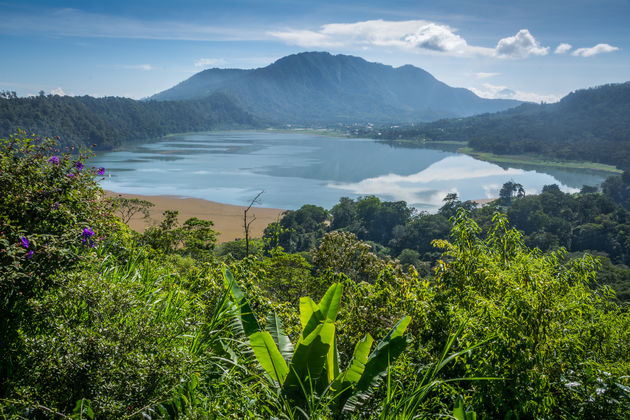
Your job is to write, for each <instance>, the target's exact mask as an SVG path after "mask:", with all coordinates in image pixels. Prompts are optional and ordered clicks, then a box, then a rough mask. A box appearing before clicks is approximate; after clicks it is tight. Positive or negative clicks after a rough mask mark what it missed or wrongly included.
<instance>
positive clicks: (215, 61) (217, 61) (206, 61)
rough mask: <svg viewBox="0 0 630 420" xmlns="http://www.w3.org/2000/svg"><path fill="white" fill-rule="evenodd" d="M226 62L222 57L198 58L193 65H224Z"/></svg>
mask: <svg viewBox="0 0 630 420" xmlns="http://www.w3.org/2000/svg"><path fill="white" fill-rule="evenodd" d="M226 64H227V62H226V61H225V60H224V59H222V58H200V59H199V60H197V61H195V67H217V66H225V65H226Z"/></svg>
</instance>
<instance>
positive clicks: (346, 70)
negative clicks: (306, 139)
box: [148, 52, 521, 123]
mask: <svg viewBox="0 0 630 420" xmlns="http://www.w3.org/2000/svg"><path fill="white" fill-rule="evenodd" d="M215 92H220V93H224V94H226V95H228V96H230V97H233V98H234V99H235V101H236V102H237V103H238V104H239V105H241V106H242V107H243V108H244V109H246V110H247V111H249V112H251V113H252V114H254V115H256V116H257V117H260V118H262V119H265V120H267V121H270V122H275V123H338V122H345V123H351V122H368V121H371V122H405V121H407V122H412V121H433V120H436V119H439V118H445V117H461V116H468V115H473V114H479V113H483V112H496V111H501V110H505V109H507V108H511V107H514V106H517V105H519V104H521V102H519V101H513V100H505V99H484V98H480V97H478V96H477V95H475V94H474V93H473V92H471V91H469V90H467V89H463V88H453V87H450V86H448V85H446V84H445V83H442V82H440V81H439V80H437V79H436V78H434V77H433V76H432V75H431V74H429V73H427V72H426V71H424V70H422V69H420V68H417V67H414V66H411V65H406V66H402V67H398V68H394V67H391V66H387V65H384V64H379V63H371V62H368V61H365V60H364V59H362V58H359V57H353V56H348V55H331V54H329V53H325V52H305V53H300V54H294V55H290V56H287V57H284V58H281V59H279V60H278V61H276V62H274V63H273V64H270V65H269V66H267V67H263V68H258V69H253V70H235V69H225V70H221V69H210V70H205V71H202V72H200V73H197V74H195V75H194V76H192V77H191V78H189V79H187V80H185V81H183V82H182V83H180V84H178V85H176V86H174V87H172V88H170V89H168V90H165V91H163V92H160V93H158V94H156V95H153V96H151V97H150V98H148V99H149V100H156V101H160V100H182V99H195V98H202V97H205V96H207V95H209V94H211V93H215Z"/></svg>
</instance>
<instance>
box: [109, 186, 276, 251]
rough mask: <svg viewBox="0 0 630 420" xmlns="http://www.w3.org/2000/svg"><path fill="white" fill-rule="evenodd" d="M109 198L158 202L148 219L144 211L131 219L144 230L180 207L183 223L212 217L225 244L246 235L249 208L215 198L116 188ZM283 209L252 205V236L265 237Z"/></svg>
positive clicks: (180, 218) (131, 226) (132, 225)
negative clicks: (244, 225)
mask: <svg viewBox="0 0 630 420" xmlns="http://www.w3.org/2000/svg"><path fill="white" fill-rule="evenodd" d="M105 196H106V197H120V196H122V197H125V198H138V199H140V200H147V201H150V202H152V203H153V204H155V206H154V207H152V208H151V209H150V212H149V218H148V219H145V218H143V217H142V215H141V214H136V215H135V216H134V217H133V218H132V219H131V220H130V221H129V227H130V228H132V229H133V230H135V231H138V232H143V231H144V229H145V228H147V227H148V226H151V225H154V224H158V223H160V222H161V221H162V220H163V219H164V217H163V216H162V213H163V212H164V211H166V210H177V211H178V212H179V220H180V222H184V221H185V220H187V219H189V218H191V217H197V218H199V219H203V220H212V222H213V223H214V229H215V230H216V231H217V232H220V233H221V234H220V235H218V236H217V242H218V243H223V242H228V241H233V240H234V239H237V238H243V237H244V233H243V211H244V210H245V209H246V207H243V206H235V205H230V204H222V203H216V202H214V201H208V200H203V199H200V198H183V197H176V196H169V195H157V196H149V195H139V194H119V193H116V192H113V191H106V192H105ZM283 212H284V210H282V209H270V208H260V207H252V209H251V210H250V211H249V212H248V220H253V218H255V220H254V222H253V223H252V224H251V226H250V235H251V236H252V237H254V238H259V237H262V234H263V231H264V230H265V228H266V227H267V225H269V224H270V223H273V222H275V221H276V220H278V218H280V216H281V215H282V213H283Z"/></svg>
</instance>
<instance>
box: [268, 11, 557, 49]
mask: <svg viewBox="0 0 630 420" xmlns="http://www.w3.org/2000/svg"><path fill="white" fill-rule="evenodd" d="M268 35H270V36H272V37H275V38H278V39H281V40H283V41H284V42H286V43H288V44H293V45H299V46H302V47H307V48H313V47H323V48H331V47H332V48H334V47H347V46H357V47H360V48H362V49H367V48H368V47H394V48H399V49H404V50H407V51H425V52H434V53H444V54H448V55H456V56H470V55H481V56H487V57H501V58H505V57H514V58H525V57H528V56H530V55H545V54H548V53H549V47H542V46H541V45H540V44H539V42H538V41H536V39H535V38H534V37H533V35H532V34H530V33H529V31H528V30H527V29H522V30H520V31H519V32H518V33H517V34H516V35H515V36H512V37H507V38H503V39H501V40H499V42H498V43H497V46H496V47H495V48H489V47H482V46H475V45H469V44H468V42H466V40H465V39H464V38H463V37H462V36H461V35H459V34H457V29H455V28H452V27H450V26H447V25H442V24H439V23H435V22H430V21H426V20H405V21H386V20H382V19H379V20H367V21H363V22H354V23H330V24H326V25H323V26H321V27H320V28H319V29H318V30H315V31H313V30H307V29H286V30H284V31H273V32H268Z"/></svg>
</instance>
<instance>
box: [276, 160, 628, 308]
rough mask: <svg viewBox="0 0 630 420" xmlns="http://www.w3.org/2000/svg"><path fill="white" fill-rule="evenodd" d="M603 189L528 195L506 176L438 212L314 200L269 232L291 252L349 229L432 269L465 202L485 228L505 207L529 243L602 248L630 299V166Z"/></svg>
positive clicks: (620, 291) (607, 274)
mask: <svg viewBox="0 0 630 420" xmlns="http://www.w3.org/2000/svg"><path fill="white" fill-rule="evenodd" d="M602 191H603V192H599V191H598V189H597V188H596V187H584V188H583V190H582V192H581V193H580V194H568V193H563V192H562V191H560V189H559V188H558V186H557V185H548V186H545V187H544V188H543V190H542V193H541V194H538V195H525V193H526V191H524V190H523V189H522V186H520V185H519V184H515V183H513V182H508V183H506V184H505V185H504V186H503V188H502V190H501V198H500V199H499V200H497V201H495V202H493V203H490V204H488V205H485V206H483V207H479V208H478V207H477V205H476V203H474V202H470V201H468V202H461V201H460V200H458V197H457V195H456V194H449V195H448V196H446V197H445V199H444V205H443V206H442V207H441V208H440V210H439V211H438V212H437V213H436V214H428V213H417V212H416V211H415V210H414V209H413V208H412V207H409V206H407V204H406V203H405V202H404V201H398V202H387V201H381V200H380V199H379V198H377V197H374V196H367V197H362V198H359V199H357V200H352V199H350V198H342V199H341V200H340V201H339V203H338V204H337V205H335V206H334V207H333V208H332V209H331V210H330V211H327V210H326V209H324V208H321V207H318V206H313V205H305V206H303V207H302V208H300V209H299V210H295V211H287V212H286V213H285V214H284V216H283V218H282V219H281V220H279V221H278V222H277V223H273V224H271V225H270V226H269V227H268V228H267V229H266V231H265V240H266V242H267V244H268V245H267V247H268V249H269V247H273V246H277V245H279V246H282V248H283V249H284V250H285V251H287V252H290V253H295V252H308V251H309V250H310V249H312V248H313V247H316V246H318V245H319V243H320V241H321V240H322V238H323V237H324V236H325V235H326V234H327V233H330V232H343V233H348V234H351V235H352V236H353V237H356V238H357V239H358V240H361V241H364V242H365V243H366V244H368V245H370V251H371V252H373V253H375V254H376V255H378V256H379V257H384V258H391V259H398V260H399V262H400V263H402V264H403V265H405V266H407V265H409V264H413V265H414V266H415V268H416V269H417V270H419V271H420V272H421V273H423V274H426V275H428V274H430V272H431V271H430V267H432V266H433V265H434V263H435V261H436V260H437V259H438V258H439V255H440V252H439V251H438V250H436V249H435V247H434V246H433V240H434V239H447V238H448V237H449V234H450V231H451V223H450V220H451V218H453V217H454V216H456V214H457V212H458V211H459V210H460V209H465V210H466V211H469V212H470V217H471V218H472V219H473V220H475V222H476V223H477V224H478V225H479V226H481V227H482V228H483V229H484V230H485V231H488V230H489V229H490V225H491V224H492V223H491V220H492V217H493V215H494V214H496V213H497V212H500V213H503V214H505V215H506V217H507V220H508V221H509V223H510V225H511V226H513V227H514V228H516V229H518V230H519V231H520V233H521V235H522V239H523V242H524V244H525V245H526V246H528V247H530V248H538V249H540V250H541V251H544V252H552V251H556V250H558V249H561V248H562V249H564V250H566V251H567V252H568V253H569V255H568V257H569V256H575V255H583V254H584V253H590V254H593V255H597V256H598V257H599V259H600V261H601V262H602V263H603V264H604V268H603V269H602V270H601V271H600V273H599V277H598V278H599V279H600V283H601V284H604V283H605V284H610V285H611V286H612V287H613V288H614V289H615V290H616V291H617V297H618V298H619V299H620V300H622V301H626V302H630V270H628V268H627V267H628V266H630V252H629V250H630V211H629V207H628V206H629V204H630V173H628V172H625V173H624V174H623V175H622V176H614V177H611V178H609V179H608V180H606V181H605V182H604V183H603V184H602ZM269 244H271V245H269ZM568 257H567V258H568Z"/></svg>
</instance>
